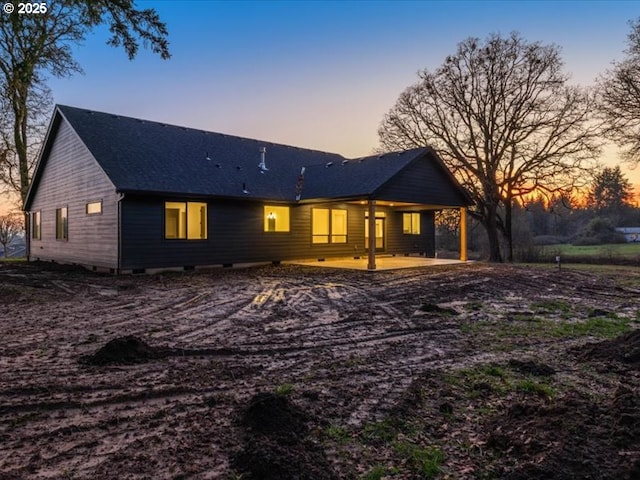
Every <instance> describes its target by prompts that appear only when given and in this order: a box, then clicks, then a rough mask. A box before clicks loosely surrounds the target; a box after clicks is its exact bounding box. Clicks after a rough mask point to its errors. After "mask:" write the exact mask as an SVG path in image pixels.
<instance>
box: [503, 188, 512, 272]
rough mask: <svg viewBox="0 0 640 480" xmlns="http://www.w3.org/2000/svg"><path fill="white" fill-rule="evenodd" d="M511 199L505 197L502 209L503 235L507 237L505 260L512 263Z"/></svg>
mask: <svg viewBox="0 0 640 480" xmlns="http://www.w3.org/2000/svg"><path fill="white" fill-rule="evenodd" d="M511 207H512V200H511V198H507V200H506V202H505V205H504V209H505V214H504V223H505V225H504V229H505V236H506V237H507V262H510V263H513V228H512V227H511V219H512V208H511Z"/></svg>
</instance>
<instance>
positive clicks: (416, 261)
mask: <svg viewBox="0 0 640 480" xmlns="http://www.w3.org/2000/svg"><path fill="white" fill-rule="evenodd" d="M282 263H285V264H286V263H288V264H291V265H305V266H309V267H323V268H345V269H350V270H368V268H367V258H366V257H363V258H359V259H356V258H331V259H327V260H300V261H295V260H294V261H287V262H282ZM462 263H467V262H462V261H460V260H452V259H445V258H426V257H392V256H379V257H376V269H375V270H373V271H380V270H397V269H401V268H417V267H433V266H436V265H458V264H462Z"/></svg>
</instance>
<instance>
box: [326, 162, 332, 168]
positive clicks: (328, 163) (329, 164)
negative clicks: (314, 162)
mask: <svg viewBox="0 0 640 480" xmlns="http://www.w3.org/2000/svg"><path fill="white" fill-rule="evenodd" d="M331 165H333V162H327V163H326V164H325V168H329V167H330V166H331Z"/></svg>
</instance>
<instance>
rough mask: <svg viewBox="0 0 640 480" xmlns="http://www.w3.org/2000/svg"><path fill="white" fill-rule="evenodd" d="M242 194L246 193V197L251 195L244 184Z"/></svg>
mask: <svg viewBox="0 0 640 480" xmlns="http://www.w3.org/2000/svg"><path fill="white" fill-rule="evenodd" d="M242 193H244V194H245V195H249V193H250V192H249V190H247V184H246V183H243V184H242Z"/></svg>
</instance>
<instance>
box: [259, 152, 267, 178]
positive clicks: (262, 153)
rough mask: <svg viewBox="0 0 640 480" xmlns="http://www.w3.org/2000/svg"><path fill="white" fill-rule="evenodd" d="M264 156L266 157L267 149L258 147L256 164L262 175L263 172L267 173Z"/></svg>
mask: <svg viewBox="0 0 640 480" xmlns="http://www.w3.org/2000/svg"><path fill="white" fill-rule="evenodd" d="M266 156H267V148H266V147H260V163H259V164H258V168H259V169H260V173H264V172H268V171H269V169H268V168H267V160H266Z"/></svg>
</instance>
